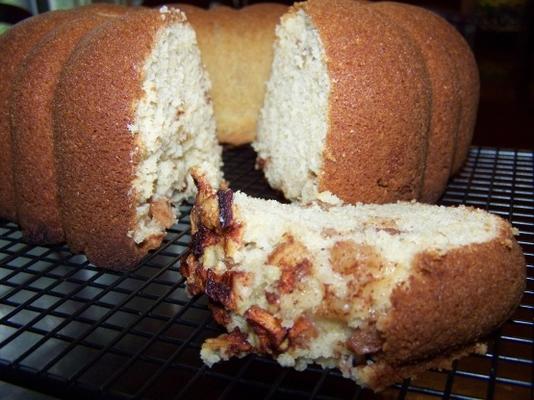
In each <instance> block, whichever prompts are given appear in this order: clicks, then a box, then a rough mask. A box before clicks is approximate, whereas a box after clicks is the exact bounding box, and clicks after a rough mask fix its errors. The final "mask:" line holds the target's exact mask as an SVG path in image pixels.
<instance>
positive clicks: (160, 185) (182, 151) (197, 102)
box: [128, 22, 222, 244]
mask: <svg viewBox="0 0 534 400" xmlns="http://www.w3.org/2000/svg"><path fill="white" fill-rule="evenodd" d="M143 72H144V80H143V86H142V88H143V92H144V94H143V96H142V97H141V98H140V100H139V101H138V102H137V104H136V106H135V107H136V109H135V121H134V122H133V123H132V124H131V125H130V126H129V128H130V131H131V132H132V134H133V135H135V136H136V142H137V146H136V149H135V151H134V153H133V154H132V158H133V159H139V162H138V164H137V167H136V171H135V180H134V182H133V188H134V192H135V193H133V194H132V195H135V196H136V204H137V206H136V223H135V226H134V229H132V230H131V231H130V232H128V234H129V236H131V237H132V238H133V239H134V240H135V242H136V243H137V244H142V243H143V242H145V241H147V240H148V239H150V238H152V237H158V236H159V237H161V236H162V235H163V234H164V232H165V229H166V228H169V227H170V226H171V225H172V224H173V223H174V222H175V218H176V209H175V207H176V206H177V205H179V203H180V202H181V201H182V200H184V199H187V198H192V197H193V196H194V194H195V193H196V189H195V186H194V184H193V181H192V179H191V177H190V176H189V175H188V171H189V169H190V168H191V167H193V166H197V167H199V168H202V170H203V171H205V174H206V178H207V179H208V180H209V182H210V183H211V184H212V185H215V186H218V184H219V182H220V180H221V173H220V167H221V165H222V161H221V148H220V146H219V145H218V143H217V140H216V136H215V120H214V116H213V107H212V104H211V100H210V99H209V96H208V90H209V87H210V83H209V80H208V78H207V76H206V74H205V72H204V70H203V66H202V63H201V59H200V52H199V49H198V47H197V42H196V37H195V32H194V31H193V29H192V28H191V27H190V25H189V24H188V23H185V22H178V23H172V24H169V25H167V26H165V27H163V28H161V29H160V30H159V32H158V33H157V35H156V40H155V43H154V47H153V49H152V51H151V53H150V55H149V57H148V58H147V59H146V62H145V64H144V70H143Z"/></svg>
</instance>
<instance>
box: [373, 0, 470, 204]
mask: <svg viewBox="0 0 534 400" xmlns="http://www.w3.org/2000/svg"><path fill="white" fill-rule="evenodd" d="M372 7H373V9H376V10H379V11H380V12H381V13H382V14H383V15H384V18H389V19H391V21H393V22H394V23H395V24H397V25H399V26H400V27H401V28H402V29H404V30H406V32H407V33H408V34H409V35H410V37H411V38H412V39H413V40H414V41H415V43H416V44H417V46H418V47H419V48H420V50H421V54H422V55H423V58H424V61H425V65H426V68H427V70H428V74H429V77H430V83H431V85H432V86H431V88H432V116H431V121H430V130H429V133H428V153H427V158H426V168H425V174H424V177H423V187H422V190H421V196H420V200H421V201H424V202H428V203H435V202H436V201H437V200H438V199H439V198H440V197H441V195H442V194H443V192H444V191H445V188H446V187H447V181H448V180H449V176H450V173H451V166H452V162H453V157H454V151H455V143H456V140H457V132H458V126H459V122H460V112H461V101H460V93H459V87H458V81H459V78H458V72H457V71H456V63H455V61H454V59H453V56H452V54H451V53H450V52H449V49H448V48H447V44H448V43H447V42H448V40H447V35H448V31H446V30H445V29H444V25H447V22H445V21H444V20H443V19H442V18H441V17H439V16H438V15H436V14H434V13H432V12H430V11H427V10H425V9H423V8H421V7H414V6H409V5H404V4H400V3H391V2H377V3H373V4H372Z"/></svg>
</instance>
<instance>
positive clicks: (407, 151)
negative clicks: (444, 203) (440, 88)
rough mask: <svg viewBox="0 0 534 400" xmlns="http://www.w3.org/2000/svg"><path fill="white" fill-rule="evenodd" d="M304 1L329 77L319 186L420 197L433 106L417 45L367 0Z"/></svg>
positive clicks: (348, 197)
mask: <svg viewBox="0 0 534 400" xmlns="http://www.w3.org/2000/svg"><path fill="white" fill-rule="evenodd" d="M299 7H302V8H304V9H305V11H306V12H307V13H308V15H309V16H310V17H311V19H312V22H313V24H314V26H315V27H316V29H317V30H318V31H319V35H320V38H321V41H322V43H323V46H324V49H325V53H326V62H327V68H328V73H329V76H330V82H331V92H330V100H329V105H330V108H329V131H328V133H327V137H326V144H325V149H324V150H323V170H322V174H321V175H320V176H319V189H320V190H321V191H324V190H327V191H330V192H332V193H334V194H336V195H337V196H338V197H340V198H341V199H342V200H344V201H346V202H349V203H355V202H358V201H361V202H376V203H385V202H390V201H394V200H402V199H414V198H417V197H418V196H419V192H420V189H421V185H422V178H423V173H424V163H425V157H426V147H427V132H428V127H429V123H430V106H431V104H430V100H431V93H430V81H429V78H428V73H427V71H426V68H425V65H424V60H423V57H422V55H421V53H420V51H419V50H418V48H417V46H416V45H415V44H414V43H413V40H412V39H411V38H410V37H409V35H407V34H406V33H405V32H403V31H402V30H401V29H399V28H398V27H397V26H395V25H394V24H392V23H390V22H388V21H387V20H386V19H385V18H384V17H383V16H382V14H380V13H379V12H378V11H376V10H374V9H373V7H370V6H368V5H367V4H366V3H365V2H355V1H351V0H335V1H331V2H324V1H320V0H310V1H308V2H306V3H302V4H301V5H299Z"/></svg>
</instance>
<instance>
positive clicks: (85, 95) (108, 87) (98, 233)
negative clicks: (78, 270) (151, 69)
mask: <svg viewBox="0 0 534 400" xmlns="http://www.w3.org/2000/svg"><path fill="white" fill-rule="evenodd" d="M176 18H180V19H181V17H177V16H176V14H173V16H170V15H168V16H167V18H166V19H163V16H162V14H160V13H159V11H157V10H142V11H138V12H135V13H128V14H126V15H125V16H123V17H120V18H116V19H113V20H111V21H109V22H107V23H105V24H104V25H102V26H100V27H99V28H98V29H95V30H93V31H92V32H91V33H89V34H88V35H87V36H86V37H85V38H84V39H83V40H82V41H81V42H80V43H79V45H78V46H77V47H76V49H75V50H74V52H73V54H72V56H71V58H70V59H69V61H68V62H67V63H66V65H65V67H64V70H63V72H62V75H61V79H60V82H59V84H58V89H57V91H56V96H55V99H54V124H55V126H54V127H55V132H54V134H55V142H56V144H57V146H56V148H55V151H56V161H57V165H58V167H57V172H58V182H59V191H60V195H61V196H60V197H61V210H62V221H63V227H64V229H65V234H66V237H67V242H68V244H69V246H70V247H71V249H72V250H74V251H84V252H85V253H86V254H87V257H88V258H89V260H90V261H91V262H93V263H95V264H97V265H99V266H106V267H110V268H115V269H126V268H129V267H132V266H134V265H135V264H136V263H137V262H138V261H139V260H140V259H141V257H143V256H144V255H145V254H146V252H147V251H148V250H149V248H147V247H145V246H137V245H136V243H135V242H134V240H133V239H132V238H131V237H129V236H128V232H129V231H132V230H133V228H134V226H135V223H136V222H135V221H136V210H135V205H136V204H135V193H134V192H133V190H132V181H133V179H134V176H135V166H136V163H137V162H138V160H137V159H135V157H134V155H133V154H134V147H135V146H136V144H135V137H134V136H133V135H132V134H131V132H130V131H129V129H128V126H129V125H130V124H131V123H133V121H134V115H133V114H134V108H135V103H136V101H137V100H138V99H139V98H140V97H141V95H142V87H141V80H142V78H143V77H142V71H143V66H144V62H145V58H146V57H147V56H148V54H149V53H150V51H151V49H152V47H153V44H154V38H155V34H156V32H157V31H158V29H160V28H161V27H162V26H164V25H165V24H168V23H170V21H173V20H176ZM160 239H161V238H160ZM160 241H161V240H159V242H160ZM149 247H150V246H149Z"/></svg>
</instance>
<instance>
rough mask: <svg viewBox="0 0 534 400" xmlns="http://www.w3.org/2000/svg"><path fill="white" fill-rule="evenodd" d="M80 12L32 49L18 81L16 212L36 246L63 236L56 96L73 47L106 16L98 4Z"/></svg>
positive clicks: (15, 105) (14, 132)
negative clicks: (56, 157)
mask: <svg viewBox="0 0 534 400" xmlns="http://www.w3.org/2000/svg"><path fill="white" fill-rule="evenodd" d="M114 9H116V12H118V11H119V10H123V11H124V10H126V8H125V7H117V8H114ZM82 10H83V12H82V11H81V10H77V14H73V15H72V17H71V18H70V19H69V20H68V21H65V22H64V23H63V24H61V25H60V26H59V27H58V28H57V29H55V30H53V31H52V32H50V33H49V34H48V35H46V36H45V37H44V38H43V39H42V40H41V41H40V42H39V43H38V44H37V45H35V46H34V47H33V49H32V51H31V52H30V53H29V54H28V56H27V57H26V59H25V61H24V62H23V63H22V66H21V67H20V68H19V71H18V73H17V76H16V79H15V84H14V91H13V95H12V99H11V126H12V141H13V143H12V145H13V171H14V177H15V179H14V181H15V191H16V198H17V215H18V222H19V225H20V227H21V229H22V232H23V235H24V237H25V238H26V240H28V241H29V242H30V243H34V244H54V243H59V242H62V241H63V240H64V233H63V228H62V224H61V217H60V211H59V199H58V193H57V183H56V173H55V162H54V148H53V147H54V145H53V126H52V110H51V108H52V99H53V95H54V90H55V88H56V84H57V81H58V79H59V74H60V73H61V69H62V67H63V64H64V63H65V61H66V60H67V58H68V57H69V55H70V53H71V52H72V50H73V48H74V46H75V45H76V44H77V43H78V41H79V40H80V39H81V38H82V37H83V36H84V35H85V34H86V33H87V32H89V31H90V30H92V29H93V28H95V27H96V26H98V25H99V24H101V23H103V22H104V21H106V20H107V19H108V17H103V16H100V15H98V14H97V13H95V12H94V10H95V7H91V8H82ZM106 15H111V14H109V12H108V13H107V14H106Z"/></svg>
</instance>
